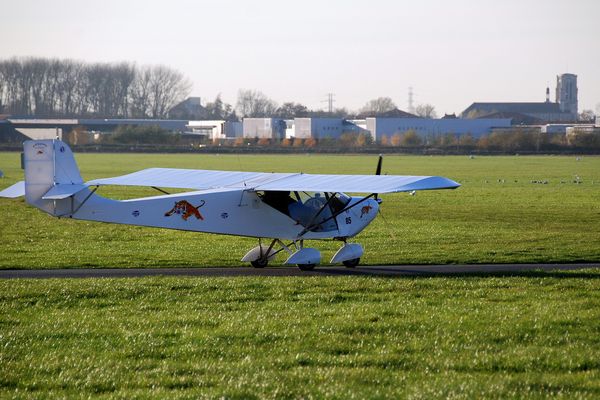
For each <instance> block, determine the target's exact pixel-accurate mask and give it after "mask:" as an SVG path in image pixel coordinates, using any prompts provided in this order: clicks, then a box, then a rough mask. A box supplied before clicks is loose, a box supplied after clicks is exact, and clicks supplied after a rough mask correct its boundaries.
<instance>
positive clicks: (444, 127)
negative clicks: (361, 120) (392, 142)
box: [366, 118, 511, 140]
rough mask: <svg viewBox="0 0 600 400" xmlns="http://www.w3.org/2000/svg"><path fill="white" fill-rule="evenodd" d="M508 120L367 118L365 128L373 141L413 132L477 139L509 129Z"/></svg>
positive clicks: (423, 135) (425, 134)
mask: <svg viewBox="0 0 600 400" xmlns="http://www.w3.org/2000/svg"><path fill="white" fill-rule="evenodd" d="M510 127H511V119H510V118H480V119H462V118H442V119H430V118H367V119H366V128H367V130H368V131H369V132H371V136H372V137H373V140H381V138H382V137H384V136H387V137H391V136H393V135H395V134H397V133H404V132H407V131H415V132H416V133H417V134H418V135H419V136H421V137H427V136H436V135H444V134H448V133H453V134H456V135H465V134H471V135H472V136H473V137H479V136H482V135H485V134H488V133H490V132H491V131H492V129H493V128H510Z"/></svg>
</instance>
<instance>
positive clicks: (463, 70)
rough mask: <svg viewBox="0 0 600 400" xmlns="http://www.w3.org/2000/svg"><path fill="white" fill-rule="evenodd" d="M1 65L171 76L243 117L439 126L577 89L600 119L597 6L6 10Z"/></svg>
mask: <svg viewBox="0 0 600 400" xmlns="http://www.w3.org/2000/svg"><path fill="white" fill-rule="evenodd" d="M0 5H1V6H0V10H2V19H1V23H0V58H1V59H6V58H11V57H14V56H17V57H21V56H41V57H57V58H72V59H78V60H83V61H89V62H115V61H129V62H132V63H135V64H137V65H151V64H164V65H168V66H170V67H172V68H174V69H177V70H179V71H181V72H182V73H184V74H185V75H186V76H187V77H188V78H189V79H190V80H191V81H192V82H193V89H192V93H191V95H194V96H199V97H201V98H202V101H203V103H204V102H206V101H212V100H213V99H214V98H215V96H217V95H218V94H219V93H220V94H221V96H222V99H223V100H224V101H226V102H229V103H232V104H235V101H236V98H237V92H238V90H239V89H240V88H243V89H256V90H260V91H262V92H263V93H265V94H266V95H267V96H268V97H270V98H272V99H273V100H275V101H276V102H278V103H283V102H287V101H295V102H300V103H302V104H304V105H306V106H307V107H309V108H311V109H325V108H326V107H327V103H326V98H327V93H334V94H335V97H334V98H335V104H334V105H335V107H347V108H349V109H350V110H357V109H359V108H360V107H362V106H363V105H364V104H365V103H366V102H367V101H369V100H371V99H373V98H377V97H381V96H387V97H391V98H392V99H393V100H394V102H395V103H396V104H397V105H398V107H399V108H400V109H403V110H406V109H408V88H409V87H412V88H413V92H414V102H415V105H417V104H421V103H429V104H432V105H434V106H435V108H436V110H437V112H438V114H440V115H443V114H444V113H453V112H456V113H460V112H461V111H462V110H464V109H465V108H467V107H468V106H469V105H470V104H471V103H472V102H475V101H544V99H545V90H546V87H547V86H550V91H551V94H552V97H551V99H552V101H554V88H555V86H556V75H557V74H560V73H565V72H569V73H574V74H576V75H578V87H579V110H580V111H581V110H583V109H593V110H596V108H597V107H598V112H599V113H600V1H598V0H571V1H566V0H563V1H557V0H546V1H541V0H520V1H517V0H503V1H498V0H479V1H471V0H454V1H434V0H419V1H410V2H409V1H404V0H395V1H384V0H371V1H353V0H345V1H341V0H340V1H338V0H330V1H323V0H320V1H316V0H304V1H283V0H252V1H231V0H213V1H204V0H197V1H180V0H170V1H164V0H163V1H155V0H143V1H137V0H136V1H127V0H103V1H96V2H92V1H85V0H83V1H82V0H52V1H43V0H42V1H39V0H35V1H34V0H19V1H10V0H1V3H0Z"/></svg>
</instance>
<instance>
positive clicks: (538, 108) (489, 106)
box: [461, 74, 578, 123]
mask: <svg viewBox="0 0 600 400" xmlns="http://www.w3.org/2000/svg"><path fill="white" fill-rule="evenodd" d="M577 91H578V89H577V75H574V74H561V75H558V76H557V77H556V97H555V101H554V102H551V101H550V88H546V101H545V102H525V103H512V102H511V103H501V102H492V103H481V102H476V103H473V104H471V105H470V106H469V107H467V109H465V110H464V111H463V112H462V114H461V117H462V118H479V117H490V116H491V115H492V114H498V113H518V114H524V115H527V116H530V117H533V118H536V119H538V120H540V122H542V123H551V122H576V121H577V112H578V111H577V109H578V101H577Z"/></svg>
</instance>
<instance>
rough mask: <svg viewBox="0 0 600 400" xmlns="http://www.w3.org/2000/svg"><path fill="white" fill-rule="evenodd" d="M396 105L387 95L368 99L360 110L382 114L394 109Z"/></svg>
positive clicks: (366, 112)
mask: <svg viewBox="0 0 600 400" xmlns="http://www.w3.org/2000/svg"><path fill="white" fill-rule="evenodd" d="M397 108H398V107H397V106H396V104H394V101H393V100H392V99H391V98H389V97H378V98H376V99H373V100H370V101H368V102H367V104H365V105H364V106H363V107H362V108H361V109H360V112H361V113H362V114H373V115H377V114H383V113H385V112H388V111H392V110H396V109H397Z"/></svg>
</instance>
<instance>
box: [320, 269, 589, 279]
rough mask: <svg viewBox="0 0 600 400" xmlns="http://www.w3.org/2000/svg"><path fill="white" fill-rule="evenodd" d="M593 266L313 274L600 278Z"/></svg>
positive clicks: (414, 276) (417, 276)
mask: <svg viewBox="0 0 600 400" xmlns="http://www.w3.org/2000/svg"><path fill="white" fill-rule="evenodd" d="M592 269H594V268H589V267H586V269H585V270H576V269H571V270H559V269H554V270H543V269H534V270H515V271H473V272H463V271H461V272H449V271H439V272H434V271H418V270H414V269H401V268H385V267H382V268H369V269H347V270H342V269H335V270H325V269H322V270H319V269H315V270H314V271H313V274H315V275H316V274H319V273H322V274H323V275H337V276H372V277H381V278H403V279H404V278H419V277H427V278H431V277H441V278H461V279H464V278H511V277H515V278H516V277H519V278H568V279H574V278H582V279H600V268H599V269H598V272H591V271H590V270H592Z"/></svg>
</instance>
